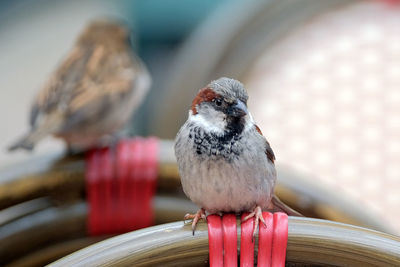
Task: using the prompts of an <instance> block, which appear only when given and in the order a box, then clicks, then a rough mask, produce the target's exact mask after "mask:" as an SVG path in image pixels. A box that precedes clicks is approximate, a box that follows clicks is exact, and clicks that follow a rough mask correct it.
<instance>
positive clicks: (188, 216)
mask: <svg viewBox="0 0 400 267" xmlns="http://www.w3.org/2000/svg"><path fill="white" fill-rule="evenodd" d="M190 219H192V220H193V221H192V232H193V235H194V231H195V230H196V225H197V222H198V221H199V220H200V219H203V220H205V219H206V211H205V210H204V209H203V208H201V209H199V210H198V211H197V212H196V214H190V213H188V214H186V215H185V216H184V217H183V221H184V222H186V220H190Z"/></svg>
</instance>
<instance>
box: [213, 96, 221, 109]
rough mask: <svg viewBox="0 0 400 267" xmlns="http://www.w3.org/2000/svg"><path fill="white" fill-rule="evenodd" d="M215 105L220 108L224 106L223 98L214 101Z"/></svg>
mask: <svg viewBox="0 0 400 267" xmlns="http://www.w3.org/2000/svg"><path fill="white" fill-rule="evenodd" d="M214 102H215V105H217V106H218V107H219V106H221V105H222V99H221V98H217V99H214Z"/></svg>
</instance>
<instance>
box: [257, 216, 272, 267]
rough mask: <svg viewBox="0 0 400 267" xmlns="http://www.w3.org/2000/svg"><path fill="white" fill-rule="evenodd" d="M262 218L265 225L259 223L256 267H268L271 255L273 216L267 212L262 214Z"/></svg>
mask: <svg viewBox="0 0 400 267" xmlns="http://www.w3.org/2000/svg"><path fill="white" fill-rule="evenodd" d="M262 215H263V218H264V220H265V224H266V225H264V224H263V223H260V226H259V233H258V258H257V266H259V267H270V266H272V265H271V261H272V258H271V254H272V239H273V232H274V231H273V229H274V216H273V215H272V214H271V213H269V212H263V214H262Z"/></svg>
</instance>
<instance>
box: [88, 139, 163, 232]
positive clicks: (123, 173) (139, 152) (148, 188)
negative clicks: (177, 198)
mask: <svg viewBox="0 0 400 267" xmlns="http://www.w3.org/2000/svg"><path fill="white" fill-rule="evenodd" d="M157 161H158V140H157V139H156V138H147V139H144V138H135V139H131V140H121V141H120V142H119V143H118V145H117V147H116V148H115V149H114V150H113V149H109V148H101V149H94V150H91V151H89V152H88V153H87V155H86V164H87V165H86V186H87V195H88V202H89V216H88V231H89V233H90V234H91V235H98V234H112V233H121V232H126V231H130V230H135V229H139V228H143V227H147V226H150V225H152V224H153V220H154V214H153V209H152V199H153V196H154V193H155V187H156V178H157V173H158V171H157V166H158V165H157Z"/></svg>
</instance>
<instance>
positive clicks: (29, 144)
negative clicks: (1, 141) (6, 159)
mask: <svg viewBox="0 0 400 267" xmlns="http://www.w3.org/2000/svg"><path fill="white" fill-rule="evenodd" d="M61 124H62V116H61V115H60V114H59V113H56V112H54V113H53V114H51V115H49V116H46V117H45V118H43V119H42V120H41V123H40V125H38V126H36V127H33V128H32V129H31V131H30V132H29V133H28V134H27V135H25V136H24V137H22V138H21V139H19V140H18V141H17V142H15V143H14V144H12V145H11V146H9V147H8V151H14V150H16V149H25V150H32V149H33V148H34V146H35V144H36V143H37V142H39V141H40V140H42V139H43V138H44V137H46V136H47V135H49V134H52V133H55V132H57V131H58V130H59V129H60V127H61Z"/></svg>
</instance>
